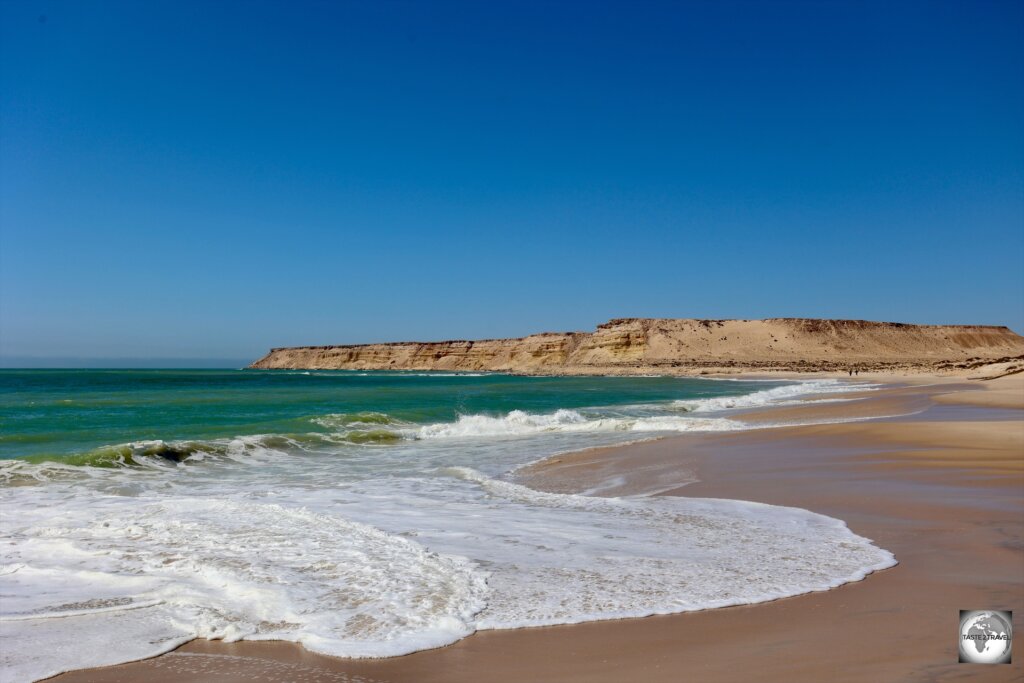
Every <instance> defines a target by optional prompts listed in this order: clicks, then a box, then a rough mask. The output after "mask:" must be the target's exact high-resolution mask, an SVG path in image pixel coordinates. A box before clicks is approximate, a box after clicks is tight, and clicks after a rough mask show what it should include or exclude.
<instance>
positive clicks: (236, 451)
mask: <svg viewBox="0 0 1024 683" xmlns="http://www.w3.org/2000/svg"><path fill="white" fill-rule="evenodd" d="M855 389H856V390H861V389H863V387H862V386H858V387H855ZM851 390H853V389H850V388H848V385H843V384H842V383H837V382H824V381H818V382H808V383H800V384H797V385H792V387H790V386H787V387H777V388H773V389H768V390H764V391H758V392H755V393H753V394H750V395H748V396H745V397H739V398H732V399H728V400H719V399H714V398H708V399H696V400H693V401H685V402H682V403H681V404H678V405H677V404H672V403H670V402H666V403H664V404H660V405H638V406H618V407H603V408H602V407H595V408H588V409H572V410H569V409H563V410H555V411H552V412H530V411H524V410H512V411H508V412H505V413H503V414H467V415H463V416H460V417H458V418H457V419H455V420H454V421H450V422H437V423H430V424H417V423H413V422H409V421H403V420H399V419H396V418H394V417H392V416H390V415H388V414H386V413H380V412H353V413H332V414H325V415H320V416H312V417H311V418H310V419H309V425H310V429H311V430H314V431H309V432H303V433H293V434H255V435H246V436H240V437H237V438H230V439H229V438H225V439H210V440H206V441H166V442H164V441H138V442H131V443H128V444H121V445H118V446H111V447H107V448H104V449H97V450H96V451H95V452H90V453H87V454H84V455H83V456H82V458H81V464H80V465H78V466H73V465H69V464H67V463H62V462H54V461H42V462H27V461H24V460H21V461H7V462H5V463H2V464H0V475H2V476H0V479H4V480H5V481H6V483H7V486H2V487H0V505H2V506H3V510H4V516H3V524H2V528H0V532H2V533H0V536H2V538H0V542H2V543H3V547H4V554H3V558H2V560H0V562H2V563H3V564H2V565H0V595H2V596H4V599H3V601H2V603H0V636H2V637H3V639H4V645H5V646H4V648H3V650H2V652H0V666H2V674H0V679H2V680H5V681H6V680H11V681H24V680H37V679H40V678H44V677H47V676H51V675H54V674H56V673H59V672H61V671H65V670H69V669H77V668H83V667H89V666H101V665H108V664H115V663H118V662H124V661H130V660H134V659H139V658H144V657H150V656H153V655H157V654H160V653H162V652H166V651H168V650H170V649H173V648H174V647H177V646H178V645H179V644H181V643H183V642H185V641H187V640H190V639H192V638H197V637H205V638H222V639H225V640H238V639H247V640H268V639H277V640H289V641H293V642H297V643H301V644H302V645H303V646H304V647H306V648H308V649H310V650H313V651H317V652H322V653H325V654H330V655H338V656H347V657H381V656H392V655H400V654H405V653H409V652H413V651H416V650H421V649H425V648H430V647H437V646H441V645H445V644H447V643H451V642H454V641H456V640H458V639H460V638H463V637H465V636H467V635H468V634H470V633H472V632H473V631H475V630H479V629H493V628H518V627H529V626H541V625H547V624H563V623H576V622H581V621H589V620H595V619H612V618H623V617H638V616H645V615H650V614H665V613H673V612H682V611H687V610H698V609H707V608H712V607H721V606H726V605H736V604H748V603H756V602H762V601H765V600H772V599H776V598H780V597H785V596H792V595H798V594H801V593H806V592H809V591H817V590H826V589H829V588H832V587H835V586H838V585H840V584H842V583H845V582H848V581H855V580H858V579H861V578H863V577H864V576H865V575H867V574H868V573H870V572H872V571H875V570H878V569H882V568H885V567H888V566H891V565H892V564H893V563H894V562H895V560H894V558H893V556H892V555H891V554H890V553H888V552H887V551H885V550H883V549H880V548H878V547H876V546H875V545H873V544H872V543H871V542H870V541H869V540H868V539H865V538H862V537H860V536H857V535H856V534H854V533H852V532H851V531H850V530H849V529H848V528H847V527H846V525H845V524H844V523H843V522H842V521H840V520H837V519H833V518H829V517H826V516H823V515H819V514H815V513H813V512H809V511H806V510H800V509H795V508H784V507H777V506H769V505H762V504H758V503H749V502H743V501H730V500H707V499H691V498H679V497H667V496H653V497H630V498H618V499H617V498H597V497H590V496H584V495H572V494H559V493H546V492H541V491H535V490H533V489H530V488H527V487H524V486H521V485H519V484H516V483H513V482H510V481H507V480H505V479H503V478H502V476H501V475H502V474H503V473H507V472H509V471H510V470H512V469H513V468H514V467H516V466H518V465H521V464H523V463H525V462H528V461H531V460H535V459H537V458H539V457H542V456H545V455H550V454H551V453H553V452H556V451H562V450H573V449H578V448H584V447H587V446H591V445H601V444H609V443H622V442H624V441H628V440H636V439H637V438H647V437H651V436H658V435H661V434H670V433H674V432H680V431H721V430H734V429H745V428H748V427H747V426H746V425H744V424H743V423H742V422H740V421H738V420H735V419H733V418H731V417H730V416H729V411H730V410H733V409H737V408H748V407H756V406H759V405H768V404H773V403H785V402H791V401H795V400H798V399H799V397H800V396H802V395H806V394H810V393H813V394H835V395H836V396H835V397H834V398H841V394H842V393H844V392H847V391H851ZM695 413H696V414H695ZM374 435H377V436H374ZM380 435H385V436H380ZM111 642H116V643H117V647H110V645H109V644H110V643H111Z"/></svg>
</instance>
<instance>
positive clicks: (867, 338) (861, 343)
mask: <svg viewBox="0 0 1024 683" xmlns="http://www.w3.org/2000/svg"><path fill="white" fill-rule="evenodd" d="M994 363H1001V364H1003V365H1004V366H1005V368H1003V369H1004V370H1008V371H1013V370H1015V369H1017V368H1018V367H1024V337H1021V336H1020V335H1018V334H1016V333H1014V332H1013V331H1012V330H1010V329H1009V328H1007V327H997V326H985V325H909V324H903V323H883V322H870V321H865V320H818V319H807V318H771V319H767V320H690V319H655V318H621V319H617V320H611V321H609V322H607V323H605V324H603V325H600V326H598V327H597V329H596V330H595V331H593V332H545V333H541V334H533V335H530V336H528V337H520V338H516V339H483V340H478V341H466V340H455V341H441V342H394V343H381V344H352V345H339V346H297V347H290V348H276V349H271V351H270V353H268V354H267V355H266V356H264V357H263V358H261V359H259V360H258V361H256V362H255V363H253V364H252V365H251V366H250V367H253V368H263V369H273V368H279V369H285V368H287V369H304V370H336V369H344V370H446V371H457V372H478V371H489V372H513V373H523V374H543V373H558V374H638V373H647V372H654V373H678V374H695V373H700V372H718V371H728V370H734V371H742V370H755V371H760V370H769V371H770V370H788V371H822V370H825V371H827V370H844V369H847V368H858V369H862V370H888V371H898V370H907V371H913V370H920V371H943V370H948V371H957V370H969V369H971V368H973V367H981V366H985V365H991V364H994Z"/></svg>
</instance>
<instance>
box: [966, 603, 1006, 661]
mask: <svg viewBox="0 0 1024 683" xmlns="http://www.w3.org/2000/svg"><path fill="white" fill-rule="evenodd" d="M1012 638H1013V621H1012V615H1011V613H1010V612H987V611H980V610H971V611H968V610H963V611H961V612H960V638H959V640H960V661H961V662H972V663H976V664H1002V663H1009V661H1010V651H1011V645H1012V643H1013V641H1012Z"/></svg>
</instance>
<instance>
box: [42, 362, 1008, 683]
mask: <svg viewBox="0 0 1024 683" xmlns="http://www.w3.org/2000/svg"><path fill="white" fill-rule="evenodd" d="M876 379H877V378H876ZM890 379H891V380H895V379H896V378H890ZM1022 410H1024V375H1021V374H1016V375H1012V376H1009V377H1004V378H1000V379H995V380H991V381H985V382H980V381H966V380H963V379H955V378H954V379H950V378H941V379H933V378H927V377H921V376H919V377H915V378H914V379H913V380H912V382H911V381H907V380H905V378H899V380H898V382H897V381H894V383H893V384H892V385H891V386H888V387H887V388H884V389H881V390H877V391H865V392H864V393H863V394H862V395H860V396H859V400H857V401H854V402H846V403H835V402H821V403H816V402H815V401H814V400H813V399H812V400H809V401H807V402H805V404H804V405H800V406H795V407H780V408H774V409H764V410H759V411H751V412H750V413H748V414H746V415H744V416H743V419H746V420H749V421H752V422H757V423H760V424H762V425H763V426H765V428H764V429H755V430H751V431H745V432H732V433H722V434H693V435H682V436H678V437H672V438H668V439H663V440H660V441H653V442H644V443H639V444H633V445H629V446H625V447H615V448H606V449H597V450H591V451H585V452H580V453H574V454H569V455H563V456H557V457H554V458H551V459H549V460H548V461H546V462H544V463H541V464H539V465H536V466H533V467H531V468H528V469H527V470H523V471H520V472H519V473H518V475H517V476H518V477H519V480H520V482H521V483H526V484H528V485H529V486H531V487H534V488H539V489H546V490H552V491H559V492H568V491H587V490H590V491H593V490H595V489H598V490H600V495H608V496H618V495H636V494H644V493H653V494H656V495H680V496H694V497H708V498H732V499H743V500H751V501H758V502H764V503H770V504H774V505H785V506H795V507H801V508H806V509H809V510H812V511H815V512H819V513H823V514H826V515H830V516H833V517H836V518H839V519H842V520H844V521H845V522H846V523H847V524H848V525H849V526H850V528H851V529H852V530H853V531H854V532H855V533H857V534H859V535H862V536H865V537H867V538H870V539H872V540H873V541H875V543H877V544H878V545H879V546H881V547H883V548H885V549H887V550H890V551H891V552H893V553H894V554H895V556H896V558H897V560H898V561H899V564H898V566H896V567H894V568H892V569H888V570H885V571H882V572H877V573H875V574H873V575H871V576H869V577H868V578H867V579H866V580H864V581H861V582H857V583H852V584H847V585H844V586H842V587H840V588H838V589H835V590H831V591H827V592H820V593H812V594H807V595H803V596H798V597H794V598H788V599H784V600H778V601H775V602H770V603H763V604H759V605H753V606H746V607H732V608H725V609H717V610H708V611H703V612H693V613H685V614H678V615H671V616H664V617H649V618H644V619H628V620H620V621H605V622H593V623H587V624H581V625H573V626H557V627H545V628H532V629H520V630H512V631H482V632H478V633H476V634H475V635H472V636H470V637H468V638H466V639H464V640H462V641H460V642H458V643H456V644H454V645H451V646H449V647H445V648H441V649H437V650H431V651H424V652H419V653H415V654H412V655H408V656H405V657H398V658H392V659H383V660H344V659H335V658H330V657H324V656H320V655H315V654H312V653H310V652H307V651H305V650H303V649H302V648H301V647H299V646H297V645H294V644H291V643H280V642H261V643H253V642H238V643H222V642H218V641H205V640H197V641H193V642H191V643H188V644H186V645H185V646H183V647H181V648H179V649H178V650H176V651H174V652H172V653H169V654H167V655H164V656H161V657H157V658H154V659H150V660H146V661H142V662H136V663H132V664H125V665H120V666H114V667H107V668H102V669H93V670H86V671H78V672H73V673H70V674H65V675H61V676H58V677H56V678H53V679H50V680H53V681H60V682H61V683H84V682H86V681H89V682H95V683H112V682H115V681H139V680H146V681H153V682H160V681H168V682H170V681H174V682H184V681H205V682H210V683H227V682H234V681H256V680H259V681H285V680H287V681H309V682H314V681H359V682H362V683H368V682H370V681H392V682H395V683H398V682H404V681H416V682H420V683H429V682H433V681H437V682H441V681H445V682H456V681H495V682H501V681H509V682H512V681H608V682H612V681H616V682H618V681H679V680H687V679H690V678H693V679H699V680H701V681H705V682H707V681H735V680H738V678H739V679H746V680H749V679H751V678H755V679H757V680H767V681H775V680H779V681H782V680H786V681H822V680H830V681H958V680H972V681H973V680H979V681H1011V680H1024V654H1022V653H1021V652H1020V648H1019V647H1018V652H1017V653H1015V657H1014V661H1013V663H1012V664H1009V665H990V666H985V665H973V664H959V663H958V662H957V626H958V618H959V610H961V609H1001V610H1013V611H1014V612H1015V614H1014V627H1015V630H1019V629H1021V627H1022V623H1024V621H1022V617H1024V412H1021V411H1022ZM872 418H873V419H872ZM836 419H848V420H850V419H856V421H847V422H842V423H832V424H811V425H806V426H778V425H779V424H780V423H787V422H790V423H792V422H800V423H808V422H814V421H828V420H836ZM695 480H696V481H695ZM755 672H756V673H755Z"/></svg>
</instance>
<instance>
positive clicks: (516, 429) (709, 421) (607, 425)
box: [415, 409, 743, 439]
mask: <svg viewBox="0 0 1024 683" xmlns="http://www.w3.org/2000/svg"><path fill="white" fill-rule="evenodd" d="M734 429H743V425H741V424H740V423H738V422H735V421H733V420H727V419H724V418H704V419H702V418H691V417H684V416H677V415H659V416H647V417H644V416H636V417H585V416H584V415H583V414H582V413H580V412H579V411H576V410H565V409H563V410H557V411H555V412H553V413H527V412H524V411H522V410H513V411H511V412H509V413H508V414H507V415H504V416H500V417H495V416H491V415H463V416H460V417H459V418H458V420H456V421H455V422H443V423H439V424H433V425H427V426H424V427H421V428H419V429H418V430H417V431H416V433H415V434H416V438H419V439H450V438H469V437H487V436H524V435H532V434H540V433H545V432H563V433H564V432H673V431H674V432H686V431H729V430H734Z"/></svg>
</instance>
